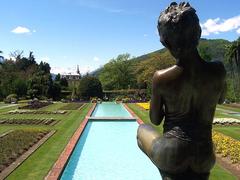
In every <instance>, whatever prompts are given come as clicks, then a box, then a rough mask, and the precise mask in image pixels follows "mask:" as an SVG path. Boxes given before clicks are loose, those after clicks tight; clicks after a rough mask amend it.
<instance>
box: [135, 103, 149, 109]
mask: <svg viewBox="0 0 240 180" xmlns="http://www.w3.org/2000/svg"><path fill="white" fill-rule="evenodd" d="M137 105H138V106H140V107H142V108H144V109H145V110H149V109H150V103H137Z"/></svg>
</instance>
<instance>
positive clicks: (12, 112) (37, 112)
mask: <svg viewBox="0 0 240 180" xmlns="http://www.w3.org/2000/svg"><path fill="white" fill-rule="evenodd" d="M66 113H67V111H64V110H57V111H31V110H12V111H9V112H8V113H7V114H50V115H51V114H66Z"/></svg>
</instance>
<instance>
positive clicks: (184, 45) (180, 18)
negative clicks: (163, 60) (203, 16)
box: [158, 2, 201, 56]
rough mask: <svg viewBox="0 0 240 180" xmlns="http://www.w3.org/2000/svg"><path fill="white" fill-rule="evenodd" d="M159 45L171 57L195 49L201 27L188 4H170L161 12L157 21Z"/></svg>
mask: <svg viewBox="0 0 240 180" xmlns="http://www.w3.org/2000/svg"><path fill="white" fill-rule="evenodd" d="M158 32H159V35H160V41H161V43H162V44H163V45H164V46H165V47H167V48H168V49H169V50H170V51H171V53H172V54H173V55H176V56H177V55H178V54H179V53H180V52H181V51H183V50H186V49H192V48H196V47H197V45H198V41H199V39H200V36H201V27H200V25H199V19H198V17H197V15H196V10H195V9H194V8H193V7H191V6H190V4H189V3H185V2H182V3H180V4H177V3H175V2H173V3H171V4H170V6H169V7H167V9H166V10H164V11H163V12H161V14H160V17H159V20H158Z"/></svg>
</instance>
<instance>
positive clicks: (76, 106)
mask: <svg viewBox="0 0 240 180" xmlns="http://www.w3.org/2000/svg"><path fill="white" fill-rule="evenodd" d="M83 105H84V103H67V104H66V105H65V106H63V107H61V108H59V110H77V109H79V108H81V107H82V106H83Z"/></svg>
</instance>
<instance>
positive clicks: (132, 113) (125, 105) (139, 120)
mask: <svg viewBox="0 0 240 180" xmlns="http://www.w3.org/2000/svg"><path fill="white" fill-rule="evenodd" d="M123 106H124V107H125V108H126V109H127V111H128V112H129V113H130V114H131V115H132V117H135V118H136V121H137V123H138V124H144V122H143V120H142V119H141V118H139V117H138V116H137V115H136V114H135V112H133V110H131V109H130V108H129V107H128V106H127V104H125V103H124V104H123Z"/></svg>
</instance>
